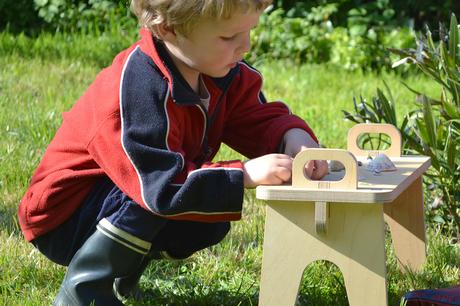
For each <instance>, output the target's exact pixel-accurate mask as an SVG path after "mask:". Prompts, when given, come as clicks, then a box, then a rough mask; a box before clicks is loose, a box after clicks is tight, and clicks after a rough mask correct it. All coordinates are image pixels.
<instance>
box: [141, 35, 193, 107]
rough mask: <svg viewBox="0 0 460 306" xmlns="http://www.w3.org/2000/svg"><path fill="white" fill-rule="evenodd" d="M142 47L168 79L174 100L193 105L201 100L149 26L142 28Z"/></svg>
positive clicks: (178, 102)
mask: <svg viewBox="0 0 460 306" xmlns="http://www.w3.org/2000/svg"><path fill="white" fill-rule="evenodd" d="M140 34H141V49H142V51H144V53H146V54H147V55H148V56H150V57H151V58H152V59H153V61H154V63H155V65H156V66H157V67H158V69H159V70H160V71H161V73H162V74H163V75H164V76H165V78H166V79H167V80H168V86H169V89H170V92H171V97H172V98H173V100H174V102H175V103H177V104H181V105H192V104H197V103H199V102H200V96H199V95H198V94H197V93H195V92H194V91H193V89H192V88H191V87H190V85H189V84H188V83H187V81H186V80H185V79H184V77H183V76H182V75H181V73H180V72H179V70H178V69H177V67H176V65H174V62H173V60H172V58H171V57H170V56H169V54H168V52H167V51H166V47H165V45H164V44H163V42H161V41H158V40H156V39H155V38H154V37H153V35H152V32H150V31H149V30H148V29H147V28H142V29H141V31H140Z"/></svg>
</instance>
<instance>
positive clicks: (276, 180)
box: [243, 154, 292, 188]
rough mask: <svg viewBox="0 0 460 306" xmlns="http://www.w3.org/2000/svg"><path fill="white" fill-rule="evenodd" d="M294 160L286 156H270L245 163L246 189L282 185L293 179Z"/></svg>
mask: <svg viewBox="0 0 460 306" xmlns="http://www.w3.org/2000/svg"><path fill="white" fill-rule="evenodd" d="M291 170H292V158H291V157H290V156H288V155H285V154H268V155H263V156H261V157H258V158H254V159H250V160H248V161H247V162H245V163H244V168H243V171H244V187H245V188H254V187H256V186H258V185H280V184H282V183H284V182H288V181H289V180H290V179H291Z"/></svg>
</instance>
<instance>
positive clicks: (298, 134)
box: [284, 129, 329, 180]
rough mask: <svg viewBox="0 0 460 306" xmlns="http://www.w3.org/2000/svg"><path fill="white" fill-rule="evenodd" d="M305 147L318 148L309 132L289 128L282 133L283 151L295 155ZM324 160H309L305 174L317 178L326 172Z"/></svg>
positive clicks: (326, 167) (313, 178)
mask: <svg viewBox="0 0 460 306" xmlns="http://www.w3.org/2000/svg"><path fill="white" fill-rule="evenodd" d="M307 148H319V145H318V144H317V143H316V142H315V141H314V140H313V138H311V136H310V134H308V133H307V132H306V131H304V130H302V129H290V130H288V131H287V132H286V133H285V134H284V153H285V154H287V155H289V156H292V157H295V156H296V155H297V153H299V152H300V151H302V150H305V149H307ZM328 171H329V169H328V166H327V162H326V161H325V160H311V161H309V162H308V163H307V165H306V167H305V174H306V175H307V176H308V177H309V178H311V179H312V180H319V179H321V178H322V177H323V176H325V175H326V174H327V173H328Z"/></svg>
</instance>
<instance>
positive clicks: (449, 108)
mask: <svg viewBox="0 0 460 306" xmlns="http://www.w3.org/2000/svg"><path fill="white" fill-rule="evenodd" d="M441 103H442V108H443V110H444V111H445V112H446V114H447V116H448V117H449V118H447V119H460V114H459V113H458V111H457V107H456V106H455V104H453V103H451V102H450V101H449V100H448V98H447V95H446V93H445V90H443V91H442V94H441Z"/></svg>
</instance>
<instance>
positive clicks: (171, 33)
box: [155, 23, 177, 43]
mask: <svg viewBox="0 0 460 306" xmlns="http://www.w3.org/2000/svg"><path fill="white" fill-rule="evenodd" d="M155 28H156V32H157V35H158V36H159V38H160V39H161V40H163V41H167V42H171V43H173V42H175V41H176V40H177V35H176V31H175V30H174V27H172V26H168V25H166V24H164V23H160V24H156V25H155Z"/></svg>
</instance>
